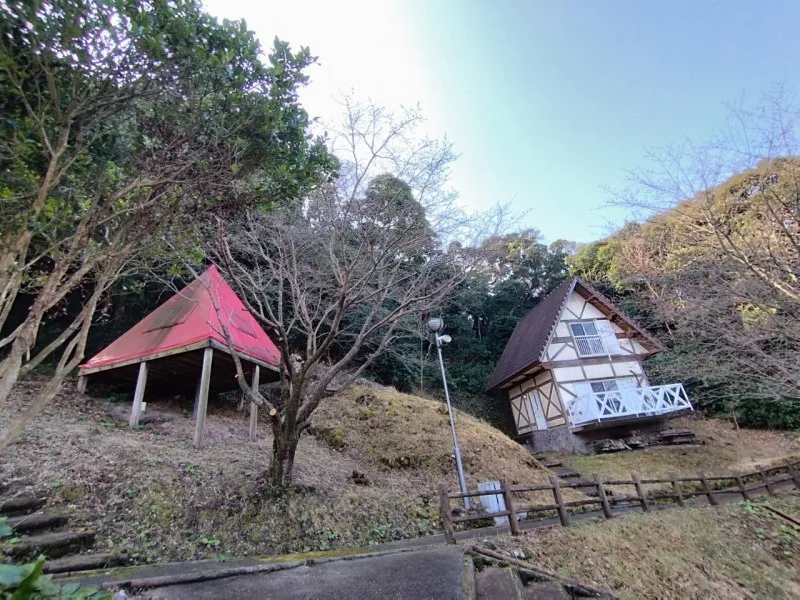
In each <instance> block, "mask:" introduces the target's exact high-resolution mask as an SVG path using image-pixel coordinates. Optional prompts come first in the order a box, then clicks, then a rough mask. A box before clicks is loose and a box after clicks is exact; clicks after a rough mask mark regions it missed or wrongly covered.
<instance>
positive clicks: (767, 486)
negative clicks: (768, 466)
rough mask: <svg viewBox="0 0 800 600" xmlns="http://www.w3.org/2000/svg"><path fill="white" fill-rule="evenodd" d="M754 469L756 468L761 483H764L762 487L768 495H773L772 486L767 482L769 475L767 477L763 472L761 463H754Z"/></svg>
mask: <svg viewBox="0 0 800 600" xmlns="http://www.w3.org/2000/svg"><path fill="white" fill-rule="evenodd" d="M756 469H758V476H759V477H760V478H761V483H763V484H764V489H765V490H767V493H768V494H769V495H770V496H774V495H775V492H774V491H773V490H772V486H771V485H770V484H769V477H767V474H766V473H764V467H763V465H756Z"/></svg>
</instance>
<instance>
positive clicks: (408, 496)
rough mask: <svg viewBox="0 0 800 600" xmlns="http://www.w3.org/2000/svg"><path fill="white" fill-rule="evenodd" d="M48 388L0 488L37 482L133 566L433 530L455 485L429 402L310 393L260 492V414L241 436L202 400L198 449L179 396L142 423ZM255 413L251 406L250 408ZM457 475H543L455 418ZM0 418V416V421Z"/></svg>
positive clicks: (121, 408)
mask: <svg viewBox="0 0 800 600" xmlns="http://www.w3.org/2000/svg"><path fill="white" fill-rule="evenodd" d="M43 384H44V382H42V381H27V382H23V383H22V384H21V385H20V386H18V389H17V390H16V391H15V394H14V397H13V398H11V399H10V401H9V402H8V403H7V404H6V406H4V407H3V408H2V409H0V424H7V423H9V422H11V420H12V419H13V418H14V417H15V416H16V415H17V414H18V413H20V412H21V411H22V410H24V408H25V407H26V406H27V405H28V403H29V402H30V401H31V400H32V399H33V398H34V397H35V396H36V394H37V393H38V391H39V389H41V387H42V386H43ZM113 400H115V398H113V397H110V398H92V397H83V396H79V395H77V394H74V393H71V392H65V393H62V394H60V395H59V396H58V398H57V399H56V401H55V402H54V403H53V404H52V405H51V406H50V407H49V408H48V409H47V411H46V412H45V413H44V414H43V415H41V416H40V417H39V418H37V419H36V421H35V422H34V423H32V424H31V425H29V427H28V428H27V430H26V432H25V435H24V437H23V439H22V440H20V441H19V442H18V443H16V444H14V445H13V446H12V447H10V448H9V449H8V451H7V452H6V454H5V456H4V457H3V460H2V461H0V482H3V483H5V484H7V486H6V487H7V488H8V490H7V491H6V492H5V493H6V494H10V493H15V492H19V491H24V490H26V489H28V490H38V491H42V490H45V491H47V493H48V495H49V496H50V497H51V499H52V500H51V501H52V503H54V504H58V505H60V508H62V509H64V510H67V511H69V512H71V513H73V515H75V516H74V519H73V522H74V523H76V524H80V523H81V522H83V523H85V524H86V525H87V526H91V527H93V528H95V529H96V530H97V532H98V535H97V544H96V547H97V548H103V547H107V548H109V549H115V550H118V551H119V550H125V551H127V552H128V553H130V554H131V555H132V556H133V558H134V559H135V560H136V561H138V562H145V561H165V560H184V559H193V558H203V557H206V558H208V557H216V558H217V559H218V560H226V559H227V557H229V556H244V555H248V554H250V555H253V554H257V555H269V554H277V553H286V552H296V551H302V552H307V551H313V550H330V549H336V548H347V547H354V546H365V545H369V544H374V543H380V542H388V541H392V540H398V539H403V538H410V537H417V536H423V535H427V534H432V533H438V532H439V528H440V522H439V505H438V498H437V494H436V486H437V485H438V484H439V483H441V482H445V483H447V484H448V485H449V486H450V489H452V490H455V489H457V484H456V476H455V468H454V462H453V456H452V440H451V438H450V429H449V424H448V420H447V414H446V411H444V408H443V407H442V405H441V404H440V403H437V402H433V401H430V400H425V399H422V398H417V397H414V396H408V395H404V394H398V393H396V392H393V391H386V390H376V389H372V388H358V389H353V390H348V391H345V392H343V393H341V394H339V395H337V396H335V397H333V398H329V399H326V400H325V401H323V403H322V405H321V406H320V408H319V412H318V414H316V415H315V418H314V427H313V429H312V431H313V435H306V436H304V437H303V438H302V439H301V443H300V447H299V449H298V455H297V460H296V466H295V480H296V484H297V485H296V486H295V487H293V488H292V489H290V490H289V491H287V492H286V493H284V494H282V495H273V494H270V491H269V490H268V489H266V488H265V485H264V478H263V476H262V473H263V471H264V470H265V469H266V467H267V466H268V464H269V459H270V453H271V449H272V438H271V436H270V434H269V427H268V425H267V423H265V422H262V423H260V424H259V438H258V440H256V441H255V442H251V441H249V440H248V439H247V432H248V414H247V412H237V410H236V408H235V405H232V404H223V403H210V404H209V413H208V419H207V424H206V428H207V429H206V436H205V439H206V445H205V446H204V447H203V448H201V449H199V450H197V449H195V448H193V447H192V445H191V443H192V434H193V431H194V421H193V419H192V415H191V411H192V401H191V399H156V398H148V404H147V413H146V414H147V415H149V416H150V418H151V419H152V422H150V423H147V424H146V425H144V426H142V427H139V428H136V429H131V428H129V427H128V426H127V425H126V424H124V422H123V421H121V420H119V416H120V415H122V416H123V417H124V415H125V414H126V413H127V411H128V410H129V407H130V402H129V399H128V398H125V399H122V400H121V401H113ZM262 412H263V411H262ZM456 422H457V427H458V433H459V436H460V438H459V441H460V445H461V448H462V454H463V457H464V466H465V470H466V472H467V477H468V479H469V481H470V485H474V484H475V482H477V481H483V480H485V479H499V478H501V477H506V478H508V479H509V480H510V481H513V482H526V483H535V482H541V481H544V480H545V478H546V472H545V471H543V470H542V469H541V468H540V467H539V465H538V464H537V463H536V462H535V461H534V460H533V459H532V457H531V456H530V454H529V453H528V452H527V451H526V450H525V449H524V448H522V447H521V446H519V445H517V444H516V443H514V442H513V441H512V440H511V439H509V438H508V437H506V436H505V435H504V434H502V433H500V432H499V431H497V430H495V429H493V428H492V427H490V426H489V425H486V424H484V423H482V422H480V421H477V420H476V419H474V418H472V417H470V416H468V415H465V414H463V413H457V414H456ZM0 426H2V425H0Z"/></svg>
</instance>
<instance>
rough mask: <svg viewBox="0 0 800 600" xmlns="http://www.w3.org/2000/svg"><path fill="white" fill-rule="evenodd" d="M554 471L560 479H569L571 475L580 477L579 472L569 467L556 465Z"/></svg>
mask: <svg viewBox="0 0 800 600" xmlns="http://www.w3.org/2000/svg"><path fill="white" fill-rule="evenodd" d="M553 471H554V473H555V474H556V475H558V476H559V477H561V479H570V478H572V477H580V476H581V474H580V473H578V472H577V471H573V470H572V469H570V468H569V467H558V468H556V469H553Z"/></svg>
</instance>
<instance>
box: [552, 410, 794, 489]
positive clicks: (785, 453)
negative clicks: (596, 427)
mask: <svg viewBox="0 0 800 600" xmlns="http://www.w3.org/2000/svg"><path fill="white" fill-rule="evenodd" d="M672 426H673V427H675V428H688V429H691V430H692V431H694V432H695V434H696V435H697V439H698V441H699V442H700V443H699V444H697V445H687V446H653V447H650V448H645V449H643V450H633V451H625V452H615V453H609V454H592V455H586V456H578V455H572V456H564V457H561V460H562V462H563V463H564V464H565V465H567V466H569V467H571V468H573V469H575V470H576V471H578V472H579V473H581V474H582V475H585V476H586V475H588V476H591V474H592V473H601V474H602V475H604V476H606V477H607V478H614V479H630V476H631V473H634V472H635V473H641V474H645V475H649V476H654V477H655V476H660V475H668V474H670V473H678V474H694V473H696V472H697V471H701V470H702V471H705V473H706V474H708V475H717V474H718V475H725V474H728V473H731V472H732V471H737V470H738V471H742V472H745V471H751V470H753V468H754V467H755V466H756V465H759V464H762V465H769V464H771V463H775V462H778V461H780V460H781V459H784V458H788V457H790V456H795V457H796V456H800V434H798V433H797V432H786V431H762V430H755V429H740V430H738V431H736V430H734V429H733V427H732V426H731V424H730V423H729V422H727V421H722V420H719V419H704V418H696V417H684V418H681V419H678V420H676V421H674V422H673V423H672ZM651 487H652V486H651Z"/></svg>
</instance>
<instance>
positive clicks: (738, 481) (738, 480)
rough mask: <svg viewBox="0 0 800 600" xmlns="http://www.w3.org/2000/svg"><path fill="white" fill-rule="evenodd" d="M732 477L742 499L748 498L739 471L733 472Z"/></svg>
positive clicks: (748, 495)
mask: <svg viewBox="0 0 800 600" xmlns="http://www.w3.org/2000/svg"><path fill="white" fill-rule="evenodd" d="M733 477H734V479H736V487H738V488H739V493H740V494H741V495H742V499H744V500H750V494H748V493H747V488H746V487H744V481H743V480H742V476H741V475H740V474H739V473H734V474H733Z"/></svg>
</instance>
